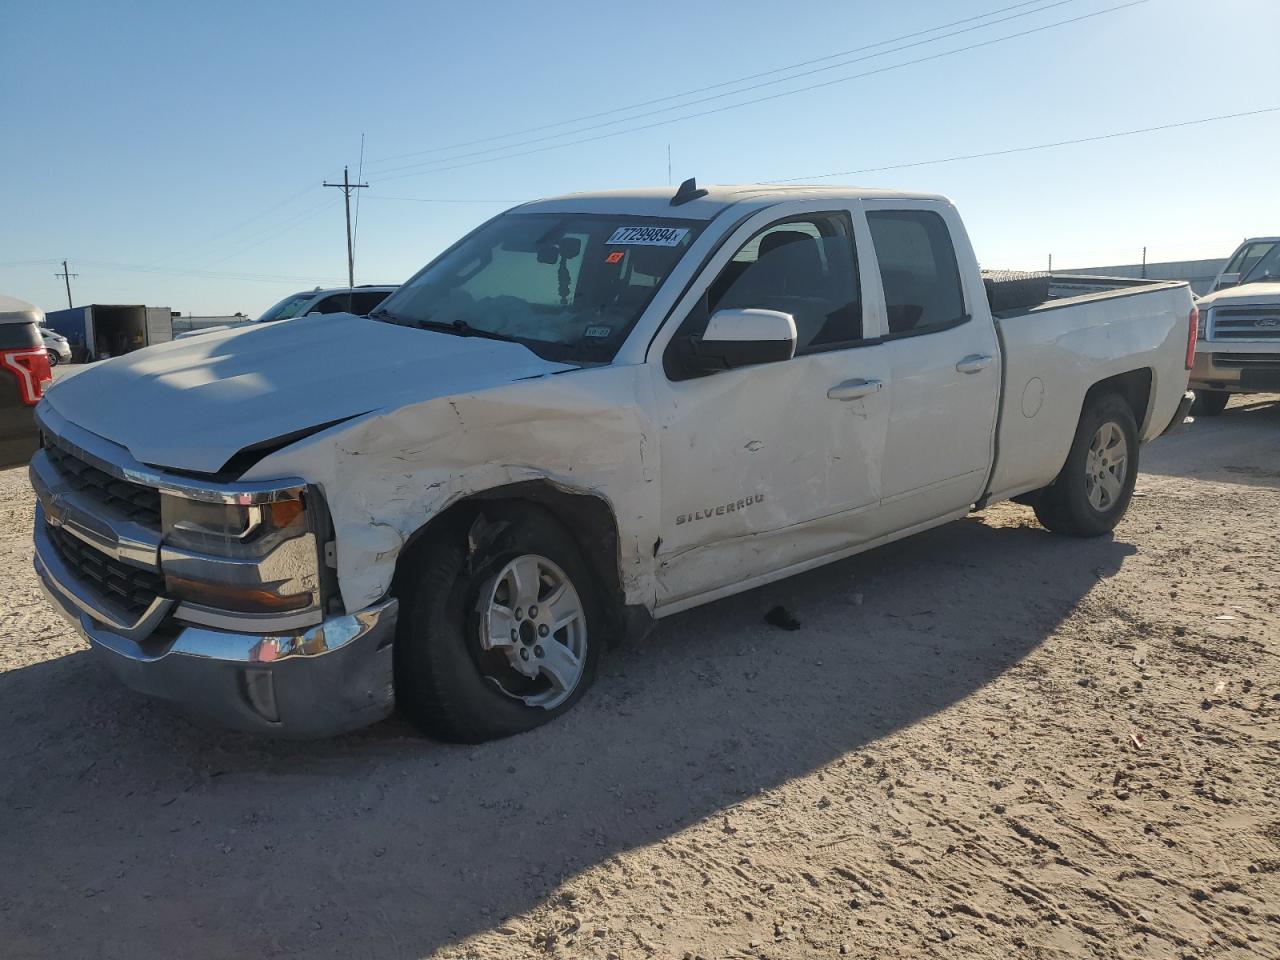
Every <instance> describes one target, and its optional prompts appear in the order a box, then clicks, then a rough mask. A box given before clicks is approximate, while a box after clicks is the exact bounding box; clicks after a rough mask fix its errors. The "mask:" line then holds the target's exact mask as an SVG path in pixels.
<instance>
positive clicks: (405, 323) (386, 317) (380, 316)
mask: <svg viewBox="0 0 1280 960" xmlns="http://www.w3.org/2000/svg"><path fill="white" fill-rule="evenodd" d="M369 319H370V320H381V321H383V322H384V323H394V324H396V325H397V326H401V327H415V326H417V323H416V322H415V321H413V320H410V319H409V318H408V317H402V316H400V315H399V314H398V313H392V312H391V311H390V310H387V309H386V308H385V307H378V308H376V309H374V310H370V311H369Z"/></svg>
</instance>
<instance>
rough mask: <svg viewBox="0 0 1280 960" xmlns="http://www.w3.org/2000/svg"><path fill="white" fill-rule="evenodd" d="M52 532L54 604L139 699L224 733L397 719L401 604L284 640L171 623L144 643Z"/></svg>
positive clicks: (42, 546) (47, 565)
mask: <svg viewBox="0 0 1280 960" xmlns="http://www.w3.org/2000/svg"><path fill="white" fill-rule="evenodd" d="M44 527H45V525H44V522H43V518H42V517H37V518H36V528H35V568H36V573H37V574H38V575H39V577H40V582H41V585H42V586H43V587H44V591H45V593H46V594H47V595H48V597H49V600H50V601H51V602H52V603H53V605H54V607H55V608H56V609H57V610H58V611H59V612H61V613H62V614H63V615H64V616H66V617H67V619H69V620H70V621H71V622H73V623H75V624H76V625H77V626H78V627H79V628H80V632H81V633H82V634H84V636H85V637H86V638H87V639H88V641H89V644H90V646H91V647H92V648H93V650H94V651H95V652H96V653H97V654H98V655H99V656H100V657H101V658H102V659H103V660H104V661H105V662H106V664H107V665H108V666H109V667H110V668H111V669H112V671H113V672H114V673H115V674H116V675H117V676H118V677H119V678H120V680H121V681H123V682H124V683H125V684H126V685H127V686H129V687H131V688H133V689H134V690H137V691H138V692H139V693H144V694H147V695H148V696H152V697H156V698H159V699H161V700H165V701H168V702H169V703H171V704H173V705H174V706H175V707H176V708H177V709H179V710H180V711H182V712H184V713H188V714H191V715H193V716H194V717H196V718H197V719H202V720H206V721H209V722H211V723H214V724H217V725H219V726H223V727H229V728H232V729H236V730H244V731H249V732H253V733H260V734H271V735H276V736H281V737H292V738H298V739H307V738H316V737H327V736H333V735H335V734H339V733H344V732H347V731H349V730H355V729H357V728H359V727H363V726H367V725H368V724H370V723H374V722H375V721H377V720H381V719H382V718H383V717H385V716H387V715H388V714H389V713H390V712H391V710H392V707H393V705H394V694H393V688H392V663H391V650H392V641H393V640H394V638H395V625H396V615H397V612H398V608H399V603H398V601H396V600H394V599H389V600H386V601H383V602H382V603H378V604H375V605H374V606H371V607H367V608H366V609H364V610H361V611H359V612H358V613H353V614H347V615H345V616H338V617H330V618H329V619H327V620H325V621H323V622H322V623H319V624H317V625H316V626H313V627H309V628H305V629H299V630H294V631H287V632H282V633H270V634H259V633H234V632H230V631H225V630H213V629H210V628H207V627H197V626H185V625H182V624H179V623H176V622H174V621H173V620H172V619H169V620H167V621H166V622H162V623H160V625H159V626H157V627H155V628H154V629H152V630H148V631H147V636H146V637H145V638H144V639H135V637H136V636H137V633H134V632H133V631H127V630H121V629H120V628H119V627H118V625H116V624H112V623H111V622H109V617H108V618H106V619H104V615H103V613H102V612H101V611H99V610H97V609H95V605H94V600H96V598H92V597H89V596H87V595H86V594H85V592H84V591H83V590H82V589H81V588H79V587H78V586H77V584H76V582H75V579H74V578H73V576H72V575H71V573H70V572H69V571H68V570H67V569H66V566H65V565H64V564H63V563H62V560H61V558H60V557H59V556H58V554H57V551H56V550H54V548H53V546H52V544H51V542H50V540H49V536H48V533H47V532H46V530H45V528H44ZM165 613H167V610H161V611H157V614H158V616H159V617H163V616H164V614H165ZM126 633H134V636H126V635H125V634H126Z"/></svg>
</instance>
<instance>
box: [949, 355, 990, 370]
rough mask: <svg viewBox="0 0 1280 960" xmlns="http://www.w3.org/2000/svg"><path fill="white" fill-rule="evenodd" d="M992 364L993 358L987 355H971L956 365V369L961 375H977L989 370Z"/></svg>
mask: <svg viewBox="0 0 1280 960" xmlns="http://www.w3.org/2000/svg"><path fill="white" fill-rule="evenodd" d="M990 363H991V358H990V357H989V356H987V355H986V354H985V353H971V354H969V356H967V357H965V358H964V359H963V360H961V361H960V362H959V363H957V364H956V369H957V370H959V371H960V372H961V373H977V372H978V371H980V370H985V369H987V366H988V365H989V364H990Z"/></svg>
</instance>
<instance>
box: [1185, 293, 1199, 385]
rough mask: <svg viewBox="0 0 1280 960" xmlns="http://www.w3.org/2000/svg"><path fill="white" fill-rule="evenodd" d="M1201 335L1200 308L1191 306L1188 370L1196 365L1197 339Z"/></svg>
mask: <svg viewBox="0 0 1280 960" xmlns="http://www.w3.org/2000/svg"><path fill="white" fill-rule="evenodd" d="M1199 335H1200V308H1199V307H1198V306H1196V305H1195V304H1194V303H1193V304H1192V305H1191V316H1189V317H1188V318H1187V369H1188V370H1190V369H1191V368H1192V367H1194V366H1195V365H1196V337H1197V336H1199Z"/></svg>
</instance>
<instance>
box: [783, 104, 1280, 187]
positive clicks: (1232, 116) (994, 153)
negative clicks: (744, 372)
mask: <svg viewBox="0 0 1280 960" xmlns="http://www.w3.org/2000/svg"><path fill="white" fill-rule="evenodd" d="M1276 112H1280V107H1262V108H1261V109H1258V110H1244V111H1242V112H1240V113H1223V114H1219V115H1218V116H1216V117H1201V118H1199V119H1197V120H1179V121H1177V122H1176V123H1162V124H1159V125H1158V126H1154V127H1140V128H1138V129H1136V130H1119V131H1116V132H1115V133H1100V134H1097V135H1096V136H1092V137H1076V138H1074V139H1072V140H1056V141H1054V142H1053V143H1036V144H1032V145H1030V146H1025V147H1009V148H1007V149H1004V150H987V151H984V152H982V153H966V154H957V155H956V156H952V157H939V158H937V159H934V160H914V161H912V162H910V163H891V164H886V165H885V166H882V167H863V168H862V169H861V170H841V171H838V172H836V173H816V174H811V175H809V176H807V177H788V178H786V179H784V180H765V181H764V182H765V183H798V182H800V181H808V180H826V179H829V178H831V177H850V176H856V175H859V174H863V173H882V172H884V171H886V170H906V169H907V168H909V167H927V166H932V165H933V164H938V163H956V162H958V161H960V160H981V159H985V158H988V157H1005V156H1009V155H1010V154H1014V153H1030V152H1031V151H1032V150H1049V149H1052V148H1053V147H1067V146H1072V145H1075V144H1079V143H1096V142H1098V141H1100V140H1115V139H1117V138H1119V137H1133V136H1137V135H1138V134H1140V133H1156V132H1157V131H1160V130H1176V129H1178V128H1179V127H1194V126H1198V125H1200V124H1204V123H1216V122H1218V121H1219V120H1236V119H1239V118H1241V117H1256V116H1259V115H1261V114H1264V113H1276Z"/></svg>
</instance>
